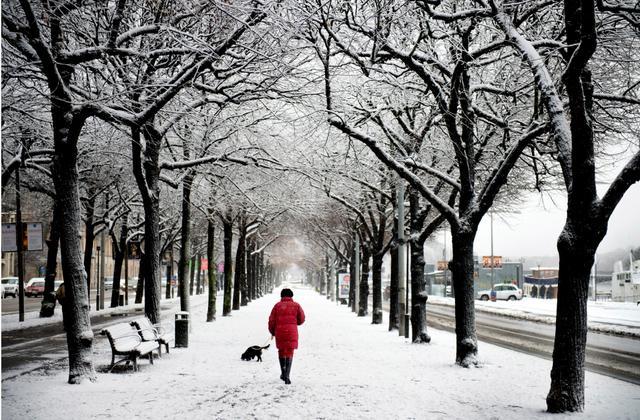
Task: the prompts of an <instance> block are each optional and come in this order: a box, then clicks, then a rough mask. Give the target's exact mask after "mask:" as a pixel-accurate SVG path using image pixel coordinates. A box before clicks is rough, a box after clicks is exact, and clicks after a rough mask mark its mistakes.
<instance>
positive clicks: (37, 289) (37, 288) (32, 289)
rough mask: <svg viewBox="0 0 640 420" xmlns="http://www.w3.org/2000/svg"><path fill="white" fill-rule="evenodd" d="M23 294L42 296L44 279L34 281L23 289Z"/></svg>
mask: <svg viewBox="0 0 640 420" xmlns="http://www.w3.org/2000/svg"><path fill="white" fill-rule="evenodd" d="M24 294H25V296H35V297H38V296H44V281H34V282H33V283H32V284H31V286H28V287H27V288H25V290H24Z"/></svg>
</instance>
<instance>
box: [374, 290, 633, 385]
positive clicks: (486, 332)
mask: <svg viewBox="0 0 640 420" xmlns="http://www.w3.org/2000/svg"><path fill="white" fill-rule="evenodd" d="M383 309H385V310H387V311H388V309H389V303H388V302H384V303H383ZM454 320H455V318H454V308H453V307H451V306H444V305H435V304H429V305H428V306H427V324H428V325H429V326H431V327H433V328H437V329H441V330H445V331H450V332H453V331H455V324H454ZM476 332H477V335H478V339H479V340H480V341H484V342H487V343H491V344H495V345H498V346H501V347H506V348H509V349H512V350H516V351H520V352H523V353H529V354H532V355H535V356H539V357H544V358H547V359H551V355H552V353H553V339H554V337H555V325H552V324H544V323H539V322H533V321H529V320H524V319H522V320H521V319H514V318H509V317H505V316H501V315H497V314H492V313H487V312H481V311H476ZM480 351H482V349H480ZM586 369H587V370H589V371H592V372H597V373H601V374H603V375H607V376H611V377H614V378H617V379H621V380H624V381H627V382H631V383H634V384H640V340H638V339H634V338H630V337H622V336H615V335H609V334H602V333H596V332H591V331H589V332H588V333H587V354H586Z"/></svg>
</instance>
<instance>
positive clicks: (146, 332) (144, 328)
mask: <svg viewBox="0 0 640 420" xmlns="http://www.w3.org/2000/svg"><path fill="white" fill-rule="evenodd" d="M131 325H132V326H133V327H135V328H136V329H137V330H138V334H140V338H142V341H144V342H156V343H158V356H161V354H162V345H164V347H165V349H166V350H167V353H169V342H170V341H171V340H173V334H171V333H170V332H167V331H165V330H164V329H163V328H162V327H161V326H160V325H158V324H156V325H153V324H151V321H150V320H149V318H147V317H146V316H145V317H142V318H138V319H134V320H133V321H131Z"/></svg>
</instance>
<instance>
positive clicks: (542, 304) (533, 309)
mask: <svg viewBox="0 0 640 420" xmlns="http://www.w3.org/2000/svg"><path fill="white" fill-rule="evenodd" d="M429 302H430V303H432V304H437V305H447V306H454V300H453V298H445V297H442V296H432V295H429ZM557 304H558V301H557V300H556V299H535V298H530V297H524V298H522V299H521V300H512V301H506V300H498V301H496V302H491V301H481V300H476V301H475V307H476V310H477V311H484V312H491V313H495V314H500V315H505V316H509V317H513V318H522V319H528V320H531V321H538V322H545V323H549V324H554V323H555V321H556V306H557ZM587 319H588V325H589V329H591V330H596V331H601V332H608V333H614V334H624V335H632V336H637V337H640V306H638V305H636V304H635V303H632V302H604V301H597V302H594V301H591V300H590V301H588V303H587Z"/></svg>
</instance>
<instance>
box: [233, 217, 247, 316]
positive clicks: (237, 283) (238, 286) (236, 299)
mask: <svg viewBox="0 0 640 420" xmlns="http://www.w3.org/2000/svg"><path fill="white" fill-rule="evenodd" d="M239 228H240V234H239V236H238V248H237V250H236V273H235V279H234V287H235V290H234V293H233V309H234V310H238V309H240V306H247V273H246V267H245V257H246V252H245V240H246V236H247V227H246V222H245V221H244V219H242V218H241V219H240V226H239Z"/></svg>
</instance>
